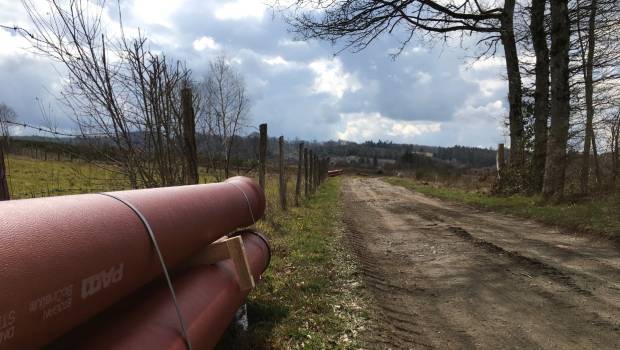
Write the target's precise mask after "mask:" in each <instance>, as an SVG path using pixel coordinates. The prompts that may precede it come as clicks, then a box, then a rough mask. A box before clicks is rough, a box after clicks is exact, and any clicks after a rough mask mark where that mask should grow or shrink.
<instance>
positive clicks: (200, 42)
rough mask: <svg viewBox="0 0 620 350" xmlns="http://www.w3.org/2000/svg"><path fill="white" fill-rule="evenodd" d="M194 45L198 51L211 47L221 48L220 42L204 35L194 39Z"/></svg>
mask: <svg viewBox="0 0 620 350" xmlns="http://www.w3.org/2000/svg"><path fill="white" fill-rule="evenodd" d="M192 46H193V47H194V50H196V51H204V50H206V49H209V50H219V49H220V44H218V43H217V42H216V41H215V40H214V39H213V38H212V37H210V36H203V37H200V38H198V39H196V40H194V42H193V43H192Z"/></svg>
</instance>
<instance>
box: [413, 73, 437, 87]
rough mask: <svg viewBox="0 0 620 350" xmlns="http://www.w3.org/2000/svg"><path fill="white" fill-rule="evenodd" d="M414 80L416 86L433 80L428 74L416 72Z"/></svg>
mask: <svg viewBox="0 0 620 350" xmlns="http://www.w3.org/2000/svg"><path fill="white" fill-rule="evenodd" d="M415 79H416V83H418V84H428V83H430V82H431V81H432V80H433V76H432V75H430V74H429V73H426V72H422V71H418V72H416V73H415Z"/></svg>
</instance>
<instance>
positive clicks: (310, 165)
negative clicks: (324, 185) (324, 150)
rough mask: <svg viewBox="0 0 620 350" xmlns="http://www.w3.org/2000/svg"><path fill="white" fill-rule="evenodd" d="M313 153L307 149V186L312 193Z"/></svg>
mask: <svg viewBox="0 0 620 350" xmlns="http://www.w3.org/2000/svg"><path fill="white" fill-rule="evenodd" d="M313 174H314V154H313V152H312V150H308V188H309V190H310V194H312V193H314V175H313Z"/></svg>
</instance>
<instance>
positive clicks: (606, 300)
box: [344, 178, 620, 349]
mask: <svg viewBox="0 0 620 350" xmlns="http://www.w3.org/2000/svg"><path fill="white" fill-rule="evenodd" d="M344 199H345V212H346V224H347V227H348V232H349V235H348V236H349V241H350V243H351V246H352V247H353V249H354V250H355V253H356V255H357V256H358V258H359V260H360V262H361V265H362V269H363V273H364V279H365V282H366V284H367V285H368V287H369V288H370V290H371V291H372V294H373V295H374V297H375V300H376V304H377V308H378V310H379V312H378V317H379V318H380V320H379V322H378V324H379V326H378V329H375V330H373V331H372V332H371V331H369V332H368V341H369V345H370V347H371V348H377V349H388V348H392V349H427V348H432V349H620V247H618V246H617V245H613V244H611V243H610V242H608V241H602V240H601V241H594V240H592V239H591V238H586V237H583V236H579V235H571V234H567V233H562V232H560V231H558V230H556V229H554V228H550V227H546V226H543V225H540V224H537V223H534V222H530V221H527V220H524V219H518V218H513V217H509V216H505V215H500V214H494V213H488V212H482V211H478V210H475V209H471V208H468V207H465V206H460V205H454V204H448V203H445V202H442V201H439V200H436V199H431V198H428V197H425V196H423V195H421V194H418V193H414V192H412V191H409V190H407V189H404V188H402V187H397V186H392V185H389V184H387V183H385V182H383V181H381V180H379V179H373V178H348V179H346V180H345V181H344ZM619 215H620V214H619Z"/></svg>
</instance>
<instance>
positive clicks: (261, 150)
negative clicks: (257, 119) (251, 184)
mask: <svg viewBox="0 0 620 350" xmlns="http://www.w3.org/2000/svg"><path fill="white" fill-rule="evenodd" d="M259 129H260V140H259V144H258V184H259V185H260V187H261V188H262V189H263V190H264V189H265V167H266V163H267V124H261V125H260V126H259Z"/></svg>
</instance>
